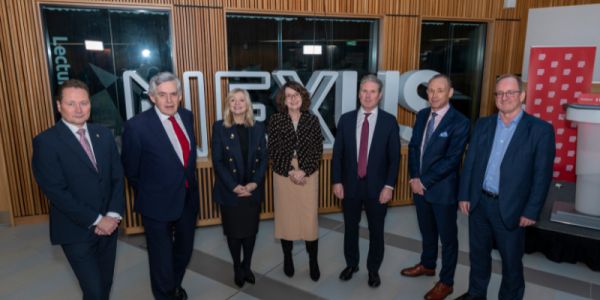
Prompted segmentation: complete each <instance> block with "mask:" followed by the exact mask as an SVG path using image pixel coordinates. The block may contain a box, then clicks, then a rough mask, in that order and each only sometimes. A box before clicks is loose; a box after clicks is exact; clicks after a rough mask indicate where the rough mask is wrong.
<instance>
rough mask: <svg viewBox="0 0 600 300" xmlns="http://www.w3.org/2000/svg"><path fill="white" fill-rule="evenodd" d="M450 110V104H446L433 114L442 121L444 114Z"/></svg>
mask: <svg viewBox="0 0 600 300" xmlns="http://www.w3.org/2000/svg"><path fill="white" fill-rule="evenodd" d="M449 110H450V104H449V103H448V104H446V106H444V107H442V108H441V109H438V110H437V111H436V112H435V113H436V114H437V116H438V117H440V119H442V118H443V117H444V116H445V115H446V113H447V112H448V111H449ZM431 112H432V113H433V112H434V111H433V109H432V110H431Z"/></svg>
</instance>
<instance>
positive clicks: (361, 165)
mask: <svg viewBox="0 0 600 300" xmlns="http://www.w3.org/2000/svg"><path fill="white" fill-rule="evenodd" d="M369 115H371V113H365V120H364V121H363V124H362V128H361V130H360V147H359V149H358V178H363V177H365V176H367V152H368V150H369V149H368V148H369Z"/></svg>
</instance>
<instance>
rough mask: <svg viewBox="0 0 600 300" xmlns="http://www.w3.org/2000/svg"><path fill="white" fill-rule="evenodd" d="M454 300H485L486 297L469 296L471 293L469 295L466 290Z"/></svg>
mask: <svg viewBox="0 0 600 300" xmlns="http://www.w3.org/2000/svg"><path fill="white" fill-rule="evenodd" d="M454 300H486V298H485V297H475V296H471V295H469V292H466V293H464V294H462V295H461V296H460V297H458V298H456V299H454Z"/></svg>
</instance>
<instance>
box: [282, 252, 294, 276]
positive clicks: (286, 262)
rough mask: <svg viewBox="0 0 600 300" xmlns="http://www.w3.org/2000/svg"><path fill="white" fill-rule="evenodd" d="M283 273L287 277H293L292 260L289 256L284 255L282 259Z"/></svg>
mask: <svg viewBox="0 0 600 300" xmlns="http://www.w3.org/2000/svg"><path fill="white" fill-rule="evenodd" d="M283 273H285V275H287V277H293V276H294V261H293V260H292V256H291V255H286V256H285V257H284V258H283Z"/></svg>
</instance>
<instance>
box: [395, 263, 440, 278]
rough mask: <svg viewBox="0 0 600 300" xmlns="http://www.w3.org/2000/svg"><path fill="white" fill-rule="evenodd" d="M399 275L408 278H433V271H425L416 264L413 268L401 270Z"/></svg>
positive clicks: (421, 266)
mask: <svg viewBox="0 0 600 300" xmlns="http://www.w3.org/2000/svg"><path fill="white" fill-rule="evenodd" d="M400 274H402V275H404V276H408V277H419V276H422V275H426V276H433V275H435V269H427V268H425V267H424V266H423V265H422V264H416V265H414V266H413V267H410V268H406V269H402V271H400Z"/></svg>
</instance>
